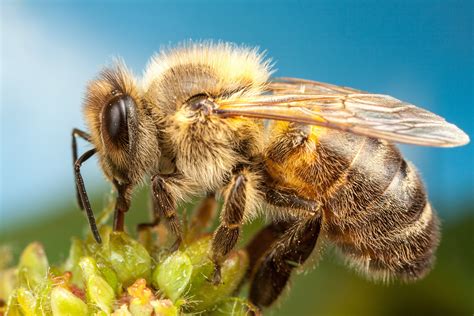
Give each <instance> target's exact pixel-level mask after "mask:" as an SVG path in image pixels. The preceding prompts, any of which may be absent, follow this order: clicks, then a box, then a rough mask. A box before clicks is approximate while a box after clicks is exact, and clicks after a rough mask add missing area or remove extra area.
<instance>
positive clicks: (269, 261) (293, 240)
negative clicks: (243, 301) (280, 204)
mask: <svg viewBox="0 0 474 316" xmlns="http://www.w3.org/2000/svg"><path fill="white" fill-rule="evenodd" d="M320 230H321V217H320V216H319V214H318V215H316V216H312V217H307V218H304V219H301V220H298V221H297V222H296V223H295V224H293V225H291V226H290V228H289V229H288V230H287V231H286V232H285V233H284V234H283V235H282V236H281V237H280V238H279V239H278V240H277V241H276V243H275V244H274V245H272V246H271V249H270V250H269V252H268V253H267V254H265V255H264V257H263V258H262V260H261V263H260V266H259V267H258V270H257V271H256V273H255V274H254V277H253V280H252V283H251V285H250V301H251V302H252V303H253V304H255V305H256V306H259V307H267V306H270V305H271V304H272V303H273V302H274V301H275V300H276V299H277V298H278V296H279V295H280V294H281V292H282V291H283V289H284V288H285V286H286V284H287V282H288V280H289V278H290V275H291V272H292V271H293V269H294V268H296V267H298V266H300V265H301V264H303V263H304V262H305V261H306V259H308V257H309V256H310V254H311V253H312V251H313V249H314V247H315V245H316V241H317V239H318V236H319V232H320Z"/></svg>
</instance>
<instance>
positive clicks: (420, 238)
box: [266, 124, 439, 280]
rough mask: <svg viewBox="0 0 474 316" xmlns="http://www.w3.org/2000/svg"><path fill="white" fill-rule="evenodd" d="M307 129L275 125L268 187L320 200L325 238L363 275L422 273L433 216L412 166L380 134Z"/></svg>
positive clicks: (431, 244)
mask: <svg viewBox="0 0 474 316" xmlns="http://www.w3.org/2000/svg"><path fill="white" fill-rule="evenodd" d="M303 130H304V129H303ZM310 130H311V131H310V132H309V133H308V132H307V130H306V132H307V135H306V137H301V135H302V134H301V131H302V127H294V126H292V125H291V124H290V125H288V128H287V129H286V130H285V128H283V129H282V128H281V126H280V128H278V129H276V132H275V135H274V136H273V137H272V139H271V142H270V145H269V148H268V151H267V152H268V155H267V160H266V166H267V170H268V172H269V174H270V175H271V176H272V178H274V179H275V183H274V185H275V186H276V187H279V188H291V189H292V190H293V191H294V192H295V193H296V194H297V195H299V196H301V197H304V198H306V199H312V200H316V201H318V202H320V204H321V206H322V211H323V227H324V229H325V232H326V234H327V236H328V238H329V239H330V240H331V241H332V242H333V243H335V244H336V245H337V246H338V247H339V248H340V249H341V251H342V252H343V254H344V255H345V256H346V258H348V261H349V262H350V264H351V265H352V266H355V267H356V268H358V269H359V270H361V271H362V272H366V273H367V274H368V275H369V276H371V277H374V278H382V279H389V278H390V277H392V276H397V277H400V278H402V279H406V280H410V279H416V278H419V277H421V276H423V275H424V274H425V273H426V272H428V270H429V268H430V266H431V264H432V261H433V254H434V251H435V250H436V247H437V244H438V237H439V229H438V219H437V217H436V214H435V213H434V212H433V210H432V209H431V206H430V204H429V202H428V201H427V197H426V193H425V190H424V188H423V183H422V182H421V180H420V177H419V176H418V174H417V172H416V170H415V168H414V167H413V165H412V164H410V163H407V162H406V161H405V160H404V159H403V157H402V156H401V154H400V152H399V151H398V149H397V148H396V147H395V146H394V145H392V144H391V143H388V142H385V141H383V140H378V139H373V138H368V137H362V136H357V135H353V134H348V133H344V132H340V131H336V130H330V129H323V128H314V127H313V128H311V129H310ZM290 147H291V149H290Z"/></svg>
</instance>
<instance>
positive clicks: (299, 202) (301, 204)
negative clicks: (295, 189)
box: [265, 188, 319, 213]
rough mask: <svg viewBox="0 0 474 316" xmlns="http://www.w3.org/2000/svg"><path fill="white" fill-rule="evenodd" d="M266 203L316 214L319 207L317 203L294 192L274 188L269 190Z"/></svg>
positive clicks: (266, 194) (266, 193)
mask: <svg viewBox="0 0 474 316" xmlns="http://www.w3.org/2000/svg"><path fill="white" fill-rule="evenodd" d="M265 201H266V202H267V203H268V204H271V205H273V206H278V207H285V208H290V209H298V210H304V211H308V212H311V213H316V211H317V209H318V205H319V204H318V203H317V202H316V201H312V200H307V199H304V198H301V197H299V196H297V195H296V194H294V193H292V192H288V191H285V190H281V189H273V188H267V190H266V192H265Z"/></svg>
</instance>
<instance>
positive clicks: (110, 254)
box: [101, 232, 151, 286]
mask: <svg viewBox="0 0 474 316" xmlns="http://www.w3.org/2000/svg"><path fill="white" fill-rule="evenodd" d="M101 255H102V257H103V258H104V259H105V260H106V261H108V262H109V263H110V267H111V268H112V269H113V270H114V271H115V273H116V274H117V277H118V281H119V282H120V283H122V284H123V285H124V286H129V285H131V284H133V282H135V280H137V279H139V278H144V279H146V280H150V275H151V257H150V255H149V254H148V252H147V251H146V249H145V247H143V246H142V245H141V244H140V243H138V242H137V241H135V240H134V239H132V238H131V237H130V236H128V235H127V234H125V233H123V232H112V233H111V234H110V242H109V245H108V247H107V245H106V244H105V243H104V247H103V249H102V251H101Z"/></svg>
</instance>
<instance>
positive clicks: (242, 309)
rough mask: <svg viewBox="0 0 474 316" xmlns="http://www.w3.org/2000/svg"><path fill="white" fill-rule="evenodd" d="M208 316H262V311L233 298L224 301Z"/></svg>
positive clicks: (242, 300) (244, 301)
mask: <svg viewBox="0 0 474 316" xmlns="http://www.w3.org/2000/svg"><path fill="white" fill-rule="evenodd" d="M206 315H208V316H251V315H261V313H260V311H259V310H258V309H257V308H256V307H255V306H253V305H251V304H250V303H248V302H247V301H246V300H244V299H241V298H238V297H231V298H227V299H225V300H223V301H222V302H221V304H219V305H218V306H217V307H216V308H215V309H214V310H213V311H211V312H209V313H207V314H206Z"/></svg>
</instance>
